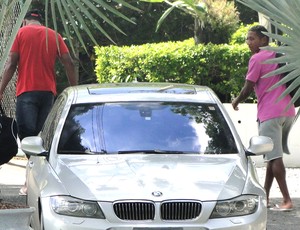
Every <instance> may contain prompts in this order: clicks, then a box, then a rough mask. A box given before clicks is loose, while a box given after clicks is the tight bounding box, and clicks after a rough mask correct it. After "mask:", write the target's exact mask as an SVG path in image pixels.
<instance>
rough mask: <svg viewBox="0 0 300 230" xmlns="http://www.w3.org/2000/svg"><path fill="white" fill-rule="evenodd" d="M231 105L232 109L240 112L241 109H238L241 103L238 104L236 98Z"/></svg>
mask: <svg viewBox="0 0 300 230" xmlns="http://www.w3.org/2000/svg"><path fill="white" fill-rule="evenodd" d="M231 105H232V108H233V109H234V110H236V111H238V110H239V107H238V105H239V102H238V100H237V99H236V98H235V99H234V100H233V101H232V102H231Z"/></svg>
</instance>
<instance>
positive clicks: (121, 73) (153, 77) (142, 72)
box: [95, 39, 250, 102]
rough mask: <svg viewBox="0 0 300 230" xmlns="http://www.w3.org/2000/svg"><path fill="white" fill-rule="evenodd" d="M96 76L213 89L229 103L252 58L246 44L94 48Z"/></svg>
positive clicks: (186, 44)
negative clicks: (202, 86)
mask: <svg viewBox="0 0 300 230" xmlns="http://www.w3.org/2000/svg"><path fill="white" fill-rule="evenodd" d="M95 53H96V68H95V71H96V75H97V81H98V82H99V83H104V82H129V81H134V80H137V81H141V82H144V81H147V82H180V83H190V84H197V85H207V86H209V87H211V88H212V89H213V90H214V91H215V92H216V93H217V94H218V96H219V97H220V99H221V101H222V102H230V100H231V98H232V96H233V95H236V94H237V93H238V92H239V91H240V89H241V87H242V86H243V83H244V76H245V74H246V71H247V64H248V60H249V58H250V52H249V50H248V47H247V46H246V45H245V44H243V45H226V44H224V45H213V44H208V45H201V44H200V45H197V46H195V45H194V41H193V39H189V40H185V41H182V42H165V43H156V44H144V45H140V46H123V47H117V46H105V47H95Z"/></svg>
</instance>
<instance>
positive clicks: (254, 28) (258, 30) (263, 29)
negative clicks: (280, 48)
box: [249, 25, 269, 41]
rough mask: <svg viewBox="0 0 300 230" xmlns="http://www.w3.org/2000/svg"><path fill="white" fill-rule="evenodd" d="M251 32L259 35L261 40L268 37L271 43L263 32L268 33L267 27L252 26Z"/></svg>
mask: <svg viewBox="0 0 300 230" xmlns="http://www.w3.org/2000/svg"><path fill="white" fill-rule="evenodd" d="M249 31H252V32H255V33H256V34H257V36H258V37H260V38H263V37H267V38H268V41H269V37H268V36H267V35H265V34H264V33H263V32H268V30H267V29H266V27H264V26H262V25H256V26H252V27H251V28H250V29H249Z"/></svg>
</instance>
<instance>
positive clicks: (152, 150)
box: [118, 149, 190, 154]
mask: <svg viewBox="0 0 300 230" xmlns="http://www.w3.org/2000/svg"><path fill="white" fill-rule="evenodd" d="M130 153H133V154H134V153H146V154H147V153H154V154H186V153H190V152H184V151H172V150H160V149H151V150H124V151H123V150H122V151H118V154H130Z"/></svg>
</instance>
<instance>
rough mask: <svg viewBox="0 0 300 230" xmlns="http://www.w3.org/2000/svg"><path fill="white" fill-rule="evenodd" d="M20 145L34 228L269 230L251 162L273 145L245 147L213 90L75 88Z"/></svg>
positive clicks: (257, 140)
mask: <svg viewBox="0 0 300 230" xmlns="http://www.w3.org/2000/svg"><path fill="white" fill-rule="evenodd" d="M21 146H22V150H23V151H24V152H25V153H26V154H29V155H30V156H31V157H30V159H29V162H28V165H27V172H26V178H27V186H28V195H27V199H28V205H29V206H33V207H35V208H36V212H35V213H34V215H33V217H32V220H31V227H32V228H33V229H35V230H39V229H42V230H55V229H61V230H77V229H82V230H94V229H103V230H104V229H105V230H208V229H219V230H220V229H223V230H225V229H236V230H246V229H247V230H250V229H251V230H253V229H255V230H265V229H266V222H267V207H266V195H265V192H264V189H263V188H262V187H261V185H260V184H259V182H258V179H257V175H256V170H255V167H254V165H253V162H252V160H251V157H250V156H253V155H262V154H266V153H268V152H269V151H270V150H271V149H272V148H273V143H272V140H271V139H269V138H267V137H262V136H257V137H253V138H252V139H251V140H250V145H249V146H247V148H245V147H244V146H243V145H242V142H241V140H240V138H239V136H238V134H237V132H236V130H235V128H234V125H233V124H232V122H231V120H230V118H229V116H228V114H227V113H226V111H225V109H224V107H223V106H222V104H221V102H220V101H219V99H218V98H217V96H216V95H215V94H214V92H213V91H212V90H211V89H209V88H207V87H203V86H195V85H186V84H173V83H172V84H171V83H123V84H102V85H101V84H94V85H81V86H77V87H69V88H67V89H66V90H64V92H63V93H62V94H61V95H59V97H58V98H57V100H56V102H55V105H54V106H53V109H52V111H51V113H50V114H49V116H48V118H47V120H46V122H45V125H44V127H43V129H42V131H41V132H40V134H39V135H38V136H35V137H27V138H25V139H23V140H22V143H21Z"/></svg>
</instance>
